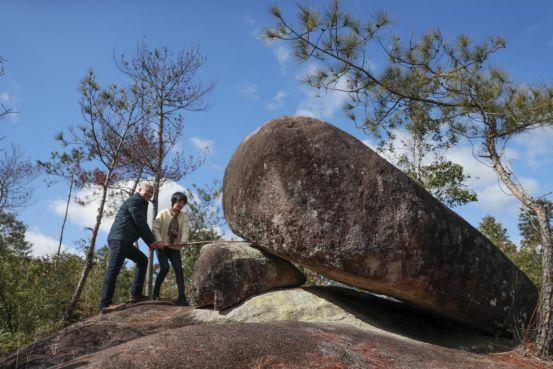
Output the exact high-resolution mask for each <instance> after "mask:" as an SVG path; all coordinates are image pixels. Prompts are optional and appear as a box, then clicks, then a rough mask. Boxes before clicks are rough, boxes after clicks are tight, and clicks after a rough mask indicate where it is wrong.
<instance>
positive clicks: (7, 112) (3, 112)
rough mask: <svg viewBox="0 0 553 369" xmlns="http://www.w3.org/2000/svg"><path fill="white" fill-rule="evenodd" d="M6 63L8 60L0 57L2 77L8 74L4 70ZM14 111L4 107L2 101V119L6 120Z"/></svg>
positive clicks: (0, 110) (0, 111)
mask: <svg viewBox="0 0 553 369" xmlns="http://www.w3.org/2000/svg"><path fill="white" fill-rule="evenodd" d="M5 62H6V59H4V58H2V57H1V56H0V77H2V76H3V75H4V74H6V71H5V69H4V63H5ZM13 112H14V111H13V110H12V109H10V108H8V107H6V106H5V105H4V102H3V101H0V119H2V118H4V117H5V116H6V115H8V114H10V113H13Z"/></svg>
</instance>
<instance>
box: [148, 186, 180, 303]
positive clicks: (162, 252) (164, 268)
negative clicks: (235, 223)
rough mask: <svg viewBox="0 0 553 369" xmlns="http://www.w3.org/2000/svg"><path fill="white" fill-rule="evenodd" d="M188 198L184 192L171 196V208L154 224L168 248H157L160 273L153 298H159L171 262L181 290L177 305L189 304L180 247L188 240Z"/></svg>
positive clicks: (160, 213)
mask: <svg viewBox="0 0 553 369" xmlns="http://www.w3.org/2000/svg"><path fill="white" fill-rule="evenodd" d="M187 201H188V198H187V197H186V195H185V194H184V193H182V192H175V193H174V194H173V196H171V208H169V209H163V210H162V211H160V212H159V213H158V214H157V216H156V218H155V220H154V224H153V229H152V231H153V233H154V236H155V238H156V241H163V242H164V243H165V244H166V248H164V249H158V250H157V259H158V261H159V268H160V270H159V273H158V275H157V278H156V282H155V285H154V293H153V299H154V300H158V299H159V290H160V288H161V284H162V283H163V280H164V279H165V276H166V275H167V273H168V272H169V262H168V261H170V262H171V265H172V266H173V271H174V272H175V280H176V282H177V288H178V291H179V297H178V300H177V305H180V306H186V305H188V303H187V301H186V297H185V295H184V275H183V271H182V257H181V253H180V249H181V248H182V247H183V246H184V245H186V242H187V241H188V231H189V227H188V217H187V216H186V214H184V212H182V209H183V208H184V206H185V205H186V202H187Z"/></svg>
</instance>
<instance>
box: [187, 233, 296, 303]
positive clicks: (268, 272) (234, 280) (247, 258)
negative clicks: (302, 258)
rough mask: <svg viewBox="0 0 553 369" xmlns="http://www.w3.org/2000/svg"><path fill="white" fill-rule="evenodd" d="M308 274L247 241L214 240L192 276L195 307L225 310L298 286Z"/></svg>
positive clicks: (191, 293)
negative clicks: (270, 293)
mask: <svg viewBox="0 0 553 369" xmlns="http://www.w3.org/2000/svg"><path fill="white" fill-rule="evenodd" d="M304 282H305V276H304V275H303V274H302V273H301V272H300V271H299V270H298V269H297V268H296V267H294V266H293V265H292V264H291V263H290V262H288V261H286V260H284V259H281V258H279V257H277V256H273V255H271V254H268V253H266V252H264V251H261V250H259V249H256V248H254V247H252V246H251V244H250V243H248V242H225V241H220V242H215V243H211V244H208V245H205V246H204V247H202V250H201V251H200V257H199V258H198V261H197V262H196V267H195V269H194V273H193V275H192V285H191V289H190V302H191V304H192V306H196V307H197V306H206V305H213V308H214V309H215V310H222V309H225V308H228V307H230V306H232V305H235V304H237V303H239V302H240V301H242V300H244V299H246V298H248V297H250V296H253V295H257V294H259V293H262V292H265V291H269V290H273V289H276V288H282V287H295V286H299V285H301V284H303V283H304Z"/></svg>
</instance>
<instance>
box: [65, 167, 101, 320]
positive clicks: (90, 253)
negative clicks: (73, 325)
mask: <svg viewBox="0 0 553 369" xmlns="http://www.w3.org/2000/svg"><path fill="white" fill-rule="evenodd" d="M106 178H109V175H108V176H106ZM107 193H108V179H106V181H105V182H104V185H103V188H102V199H101V201H100V206H99V207H98V214H97V215H96V224H95V225H94V229H93V231H92V237H91V238H90V244H89V245H88V249H87V251H86V260H85V265H84V267H83V271H82V273H81V278H80V279H79V283H78V284H77V288H76V289H75V293H74V294H73V296H72V297H71V300H70V301H69V304H68V305H67V309H66V310H65V313H64V314H63V319H64V320H66V321H67V320H69V319H71V317H72V316H73V312H74V311H75V307H76V306H77V303H78V301H79V298H80V297H81V293H82V291H83V288H84V285H85V283H86V279H87V277H88V274H89V273H90V270H91V269H92V265H93V261H94V247H95V246H96V238H97V236H98V231H99V230H100V224H101V223H102V218H103V216H104V206H105V204H106V197H107Z"/></svg>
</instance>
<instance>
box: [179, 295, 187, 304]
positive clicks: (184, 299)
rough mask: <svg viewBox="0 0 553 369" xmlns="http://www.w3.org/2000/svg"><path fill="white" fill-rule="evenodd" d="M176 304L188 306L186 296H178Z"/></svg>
mask: <svg viewBox="0 0 553 369" xmlns="http://www.w3.org/2000/svg"><path fill="white" fill-rule="evenodd" d="M177 305H178V306H188V301H186V297H184V295H181V296H179V298H178V299H177Z"/></svg>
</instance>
